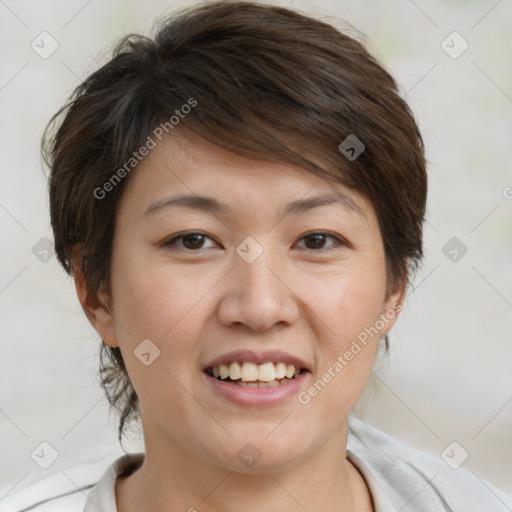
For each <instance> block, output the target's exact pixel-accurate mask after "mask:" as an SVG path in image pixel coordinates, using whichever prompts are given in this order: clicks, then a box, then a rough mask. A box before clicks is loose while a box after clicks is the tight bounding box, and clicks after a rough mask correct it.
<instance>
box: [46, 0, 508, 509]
mask: <svg viewBox="0 0 512 512" xmlns="http://www.w3.org/2000/svg"><path fill="white" fill-rule="evenodd" d="M53 121H54V123H56V131H55V133H54V135H51V134H48V135H47V136H46V141H45V148H46V158H47V162H48V164H49V166H50V168H51V176H50V207H51V218H52V227H53V231H54V237H55V248H56V253H57V255H58V257H59V260H60V262H61V263H62V265H63V266H64V268H65V269H66V271H67V272H69V273H70V274H71V275H73V277H74V279H75V284H76V289H77V294H78V297H79V300H80V303H81V304H82V307H83V309H84V312H85V314H86V315H87V317H88V319H89V320H90V322H91V324H92V325H93V326H94V328H95V329H96V331H97V332H98V334H99V335H100V337H101V339H102V341H103V346H102V349H103V350H102V355H103V359H102V368H101V375H102V379H103V380H102V382H103V385H104V388H105V391H106V392H107V396H108V398H109V400H110V403H111V405H112V407H114V408H117V409H118V410H119V411H120V425H119V438H120V440H121V438H122V434H123V432H124V431H125V429H126V427H127V425H128V424H129V423H130V421H132V420H137V419H138V418H139V417H140V421H141V424H142V428H143V433H144V442H145V453H144V454H131V455H126V456H124V457H122V458H121V459H118V460H117V461H115V463H114V464H112V466H111V467H110V469H109V470H108V471H107V472H106V473H105V474H104V475H103V477H102V478H101V480H100V481H99V482H98V483H97V485H95V487H94V488H93V489H91V490H90V491H89V492H88V497H87V500H84V507H85V508H84V509H83V510H84V511H87V512H88V511H92V510H98V509H99V510H102V511H103V512H114V511H118V512H133V511H137V510H173V511H175V510H189V511H193V510H198V511H200V512H202V511H223V512H226V511H227V512H229V511H232V510H240V509H242V510H244V511H246V512H251V511H253V510H254V511H256V510H258V511H260V510H272V511H273V512H278V511H281V510H283V511H284V510H286V511H290V510H297V511H299V510H311V511H312V510H322V511H346V512H348V511H379V512H385V511H391V510H403V511H413V510H418V511H422V512H427V511H439V510H460V511H464V512H470V511H472V510H474V511H477V510H478V511H479V512H480V511H482V510H496V511H498V510H509V509H510V506H511V505H510V503H511V502H510V500H509V499H508V497H506V496H504V495H503V493H501V492H500V491H499V490H497V489H495V488H493V487H492V486H491V485H490V484H488V483H485V482H483V481H482V480H481V479H480V478H479V477H477V476H476V475H474V474H472V473H469V472H466V471H465V470H463V469H460V468H459V469H457V470H454V469H452V468H450V467H449V466H448V465H447V464H446V463H445V462H444V461H443V460H441V459H436V458H433V457H430V456H428V455H425V454H421V453H419V452H416V451H414V450H412V449H410V448H408V447H406V446H404V445H402V444H401V443H399V442H398V441H396V440H394V439H392V438H390V437H389V436H387V435H385V434H383V433H381V432H379V431H377V430H376V429H373V428H371V427H369V426H367V425H365V424H364V423H362V422H361V421H360V420H358V419H357V418H355V417H353V416H352V415H351V414H350V413H351V410H352V409H353V407H354V405H355V404H356V402H357V400H358V398H359V396H360V394H361V392H362V390H363V388H364V385H365V383H366V381H367V379H368V376H369V373H370V371H371V368H372V365H373V362H374V360H375V356H376V354H377V350H378V347H379V343H380V340H384V341H385V342H386V343H387V337H386V336H387V333H388V331H389V329H390V328H391V327H392V326H393V324H394V322H395V321H396V318H397V316H398V314H399V312H400V309H401V305H402V303H403V300H404V296H405V293H406V288H407V284H408V281H409V279H410V276H411V275H412V273H413V271H414V268H415V266H416V264H417V263H418V262H419V260H420V258H421V256H422V222H423V219H424V214H425V202H426V193H427V178H426V169H425V168H426V165H425V157H424V152H423V143H422V139H421V135H420V133H419V130H418V127H417V125H416V123H415V121H414V118H413V116H412V114H411V112H410V110H409V108H408V107H407V105H406V104H405V102H404V101H403V100H402V99H401V98H400V97H399V95H398V93H397V88H396V84H395V82H394V80H393V78H392V77H391V76H390V75H389V74H388V73H387V72H386V71H385V70H384V69H383V68H382V66H381V65H379V64H378V63H377V62H376V61H375V59H374V58H373V57H372V56H371V55H369V54H368V52H367V51H366V50H365V49H364V48H363V47H362V46H361V44H360V43H358V42H357V41H356V40H354V39H353V38H351V37H349V36H348V35H345V34H342V33H340V32H339V31H338V30H336V29H335V28H333V27H332V26H330V25H329V24H326V23H324V22H320V21H317V20H315V19H312V18H310V17H306V16H303V15H301V14H299V13H297V12H294V11H291V10H288V9H284V8H279V7H275V6H269V5H261V4H256V3H250V2H216V3H209V4H207V5H199V6H197V7H195V8H193V9H190V10H188V11H185V12H183V13H181V14H180V15H178V16H174V17H171V18H169V19H168V20H166V21H165V22H164V23H162V25H161V26H160V28H159V30H158V32H157V34H156V36H155V38H154V39H149V38H144V37H139V36H130V37H128V38H127V39H125V40H124V41H123V42H122V43H121V44H120V45H119V47H118V48H117V50H116V51H115V54H114V56H113V58H112V60H111V61H110V62H108V63H107V64H105V65H104V66H103V67H102V68H101V69H99V70H97V71H96V72H95V73H93V74H92V75H91V76H90V77H89V78H88V79H87V80H86V81H85V82H84V83H83V84H82V85H80V86H79V87H78V89H77V90H76V91H75V94H74V96H73V98H72V100H71V101H70V103H69V104H68V105H66V106H65V107H64V108H63V110H62V111H61V112H60V113H59V114H58V115H57V116H56V118H55V119H54V120H53ZM507 507H508V508H507Z"/></svg>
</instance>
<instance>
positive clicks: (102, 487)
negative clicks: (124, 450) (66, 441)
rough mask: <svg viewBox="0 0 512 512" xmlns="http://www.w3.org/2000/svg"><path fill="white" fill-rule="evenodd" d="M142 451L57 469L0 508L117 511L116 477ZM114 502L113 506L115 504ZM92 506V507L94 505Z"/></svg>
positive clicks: (14, 511)
mask: <svg viewBox="0 0 512 512" xmlns="http://www.w3.org/2000/svg"><path fill="white" fill-rule="evenodd" d="M141 457H142V454H129V455H123V456H121V457H119V458H117V459H115V460H112V459H113V455H109V456H106V457H103V458H101V459H97V460H94V461H90V462H86V463H83V464H80V465H77V466H73V467H71V468H68V469H64V470H62V471H59V472H57V473H54V474H52V475H50V476H48V477H46V478H44V479H42V480H39V481H37V482H35V483H33V484H31V485H29V486H27V487H25V488H23V489H21V490H20V491H18V492H14V491H13V492H11V493H9V495H7V496H5V497H4V499H2V501H1V502H0V512H84V511H88V510H89V509H91V510H94V512H97V510H98V508H97V506H99V505H100V504H101V505H102V507H100V509H101V510H102V512H116V508H115V481H116V478H117V475H118V474H119V473H120V472H122V471H124V470H125V469H126V467H127V466H128V465H129V464H133V463H134V462H136V461H138V460H140V458H141ZM112 504H113V508H112ZM91 507H92V508H91Z"/></svg>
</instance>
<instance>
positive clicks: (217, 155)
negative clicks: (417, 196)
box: [124, 131, 372, 216]
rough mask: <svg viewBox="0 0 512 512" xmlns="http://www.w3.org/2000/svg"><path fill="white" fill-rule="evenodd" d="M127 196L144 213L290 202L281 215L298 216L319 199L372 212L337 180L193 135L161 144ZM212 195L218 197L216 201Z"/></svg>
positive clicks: (219, 210)
mask: <svg viewBox="0 0 512 512" xmlns="http://www.w3.org/2000/svg"><path fill="white" fill-rule="evenodd" d="M124 195H126V196H128V198H127V199H125V200H124V201H125V202H126V201H127V200H128V201H130V202H131V203H132V204H131V207H135V208H136V209H139V210H144V213H145V214H146V213H153V212H156V211H158V210H160V209H162V208H163V207H166V206H170V205H173V206H191V207H196V208H197V209H201V208H202V209H203V210H206V211H207V210H210V211H214V212H217V213H225V214H230V213H231V214H233V213H234V212H235V210H236V208H231V207H230V205H229V204H227V203H230V204H232V205H233V204H234V205H237V207H238V208H240V207H242V208H243V207H244V205H247V206H249V204H253V205H254V204H256V205H259V206H260V207H266V208H269V207H270V208H271V207H272V205H280V206H281V205H282V204H283V203H287V211H285V212H283V213H286V214H287V213H290V212H293V213H300V212H301V211H305V210H306V209H308V207H313V206H315V205H320V203H319V202H318V196H319V195H321V196H323V198H322V199H321V201H320V202H323V204H333V203H337V204H340V205H341V206H343V207H344V208H345V209H346V210H347V211H350V212H352V213H358V214H360V215H361V214H362V215H363V216H364V215H365V210H368V209H372V205H371V203H370V202H369V201H368V200H367V199H366V198H365V197H364V196H362V195H361V194H358V193H357V192H354V191H351V190H349V189H347V188H346V187H344V186H342V185H341V184H339V183H337V182H334V181H333V180H328V179H326V178H323V177H319V176H317V175H315V174H313V173H311V172H309V171H307V170H306V169H302V168H298V167H296V166H291V165H289V164H284V163H277V162H272V161H267V160H257V159H251V158H247V157H244V156H241V155H237V154H235V153H233V152H230V151H228V150H226V149H224V148H221V147H219V146H217V145H215V144H212V143H210V142H208V141H206V140H205V139H203V138H202V137H200V136H198V135H196V134H194V133H191V132H189V131H186V132H183V131H181V132H180V133H179V134H174V133H173V135H172V136H167V137H166V138H163V139H162V141H160V142H159V143H157V144H156V146H155V147H154V148H153V149H152V150H151V152H150V153H149V155H147V156H146V157H145V158H144V159H143V160H142V161H141V163H140V164H139V166H138V167H137V169H136V171H135V172H134V173H133V175H132V176H131V177H130V182H129V183H128V186H127V190H126V191H125V194H124ZM212 196H215V197H216V198H218V199H217V200H213V201H212V200H210V199H209V198H212ZM313 196H315V197H317V199H314V197H313ZM306 198H309V199H306ZM292 199H295V201H294V204H291V203H290V201H291V200H292ZM307 201H309V203H308V202H307ZM315 201H317V203H316V204H315Z"/></svg>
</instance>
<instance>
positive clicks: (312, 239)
mask: <svg viewBox="0 0 512 512" xmlns="http://www.w3.org/2000/svg"><path fill="white" fill-rule="evenodd" d="M329 239H331V240H334V243H331V244H330V245H328V246H327V247H325V243H326V241H327V240H329ZM301 240H305V241H306V243H305V246H306V247H305V248H306V249H312V250H325V249H328V248H329V247H332V246H333V245H343V241H342V240H341V239H340V238H338V237H337V236H335V235H331V234H330V233H323V232H318V233H310V234H308V235H305V236H303V237H302V238H301Z"/></svg>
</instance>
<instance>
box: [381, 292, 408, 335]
mask: <svg viewBox="0 0 512 512" xmlns="http://www.w3.org/2000/svg"><path fill="white" fill-rule="evenodd" d="M406 285H407V284H406V283H403V284H400V285H399V286H397V287H396V289H395V291H394V292H392V293H390V294H388V296H387V297H386V299H385V301H384V304H383V311H382V313H381V315H380V317H381V319H382V320H383V321H384V322H385V325H384V328H383V329H382V330H381V336H384V335H386V334H387V333H388V331H389V330H390V329H391V327H393V325H394V324H395V322H396V320H397V318H398V315H399V314H400V311H402V307H403V303H404V300H405V289H406Z"/></svg>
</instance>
